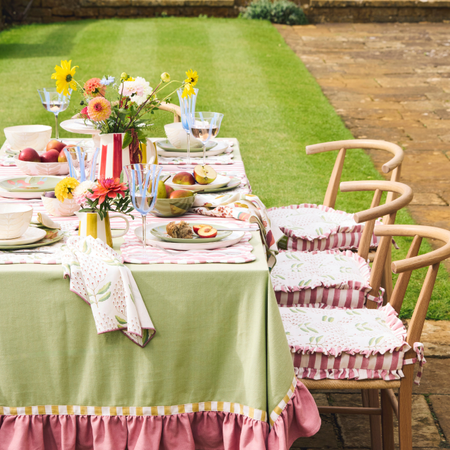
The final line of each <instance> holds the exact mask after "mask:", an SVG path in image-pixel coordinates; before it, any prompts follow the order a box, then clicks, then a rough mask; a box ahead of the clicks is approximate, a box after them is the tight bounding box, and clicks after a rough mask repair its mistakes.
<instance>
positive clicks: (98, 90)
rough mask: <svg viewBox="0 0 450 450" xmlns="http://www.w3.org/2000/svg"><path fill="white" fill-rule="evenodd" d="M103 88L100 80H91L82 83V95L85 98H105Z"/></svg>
mask: <svg viewBox="0 0 450 450" xmlns="http://www.w3.org/2000/svg"><path fill="white" fill-rule="evenodd" d="M105 90H106V88H105V86H103V84H102V82H101V81H100V78H91V79H90V80H87V81H86V83H84V95H85V96H86V97H98V96H102V97H104V96H105Z"/></svg>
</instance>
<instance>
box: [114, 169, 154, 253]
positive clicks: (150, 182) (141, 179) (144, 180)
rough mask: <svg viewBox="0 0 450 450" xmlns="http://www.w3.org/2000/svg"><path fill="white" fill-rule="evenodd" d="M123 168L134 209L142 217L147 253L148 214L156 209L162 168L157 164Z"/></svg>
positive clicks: (144, 244)
mask: <svg viewBox="0 0 450 450" xmlns="http://www.w3.org/2000/svg"><path fill="white" fill-rule="evenodd" d="M123 168H124V170H125V173H126V174H127V178H128V188H129V189H130V196H131V201H132V203H133V206H134V209H135V210H136V211H138V212H139V213H140V214H141V217H142V242H143V247H144V251H145V248H146V239H147V214H148V213H149V212H150V211H151V210H152V209H153V208H154V207H155V203H156V195H157V191H158V182H159V177H160V174H161V170H162V167H161V166H158V165H156V164H129V165H126V166H123Z"/></svg>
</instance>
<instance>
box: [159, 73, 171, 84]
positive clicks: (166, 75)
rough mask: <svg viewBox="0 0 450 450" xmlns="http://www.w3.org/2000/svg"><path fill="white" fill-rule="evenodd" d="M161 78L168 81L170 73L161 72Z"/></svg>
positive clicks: (165, 81)
mask: <svg viewBox="0 0 450 450" xmlns="http://www.w3.org/2000/svg"><path fill="white" fill-rule="evenodd" d="M161 80H162V81H163V82H164V83H168V82H169V81H170V75H169V74H168V73H167V72H163V73H162V74H161Z"/></svg>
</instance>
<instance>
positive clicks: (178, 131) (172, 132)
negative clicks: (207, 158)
mask: <svg viewBox="0 0 450 450" xmlns="http://www.w3.org/2000/svg"><path fill="white" fill-rule="evenodd" d="M164 131H165V132H166V136H167V139H169V142H170V143H171V144H172V145H173V146H174V147H176V148H185V147H186V144H187V133H186V131H185V129H184V128H183V124H182V123H181V122H175V123H169V124H167V125H164ZM190 136H191V138H190V143H191V147H192V148H200V147H201V146H202V143H201V142H200V141H199V140H198V139H195V137H193V136H192V134H191V135H190Z"/></svg>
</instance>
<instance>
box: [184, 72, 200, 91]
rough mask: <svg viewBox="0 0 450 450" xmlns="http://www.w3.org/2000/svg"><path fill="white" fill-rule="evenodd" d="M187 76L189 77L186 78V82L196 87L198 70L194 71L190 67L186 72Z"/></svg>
mask: <svg viewBox="0 0 450 450" xmlns="http://www.w3.org/2000/svg"><path fill="white" fill-rule="evenodd" d="M186 76H187V78H186V79H185V80H184V82H185V83H189V84H190V85H191V86H192V87H194V86H195V85H196V84H197V81H198V75H197V71H195V72H194V71H193V70H191V69H189V70H188V71H187V72H186Z"/></svg>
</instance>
